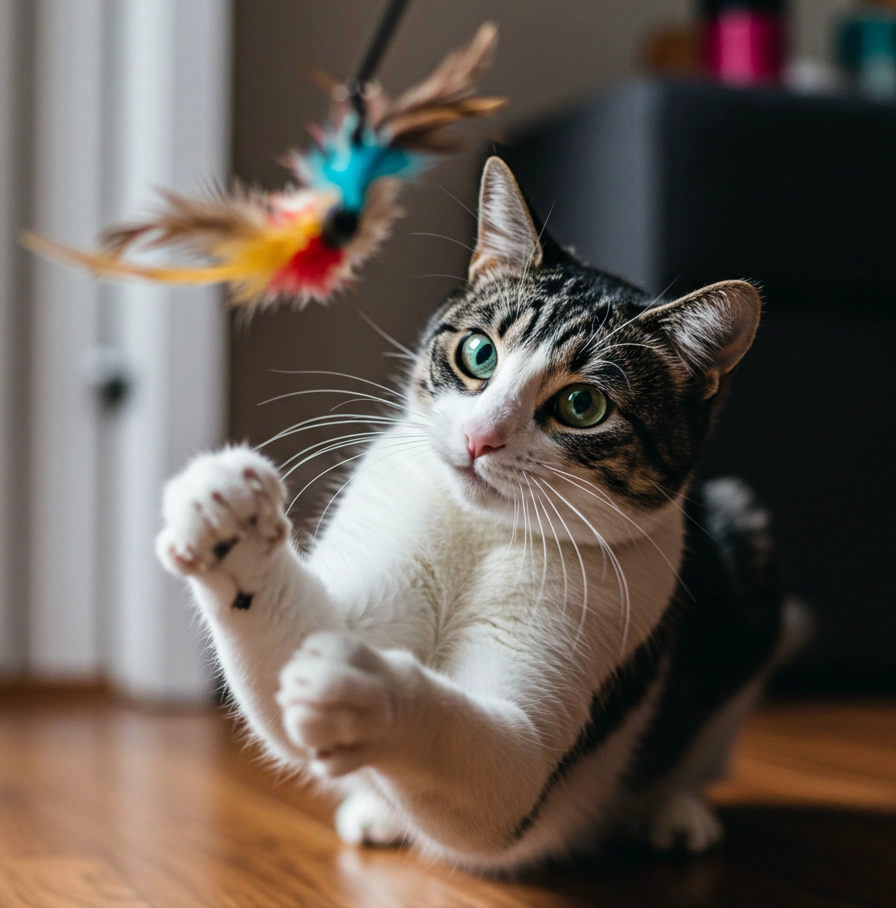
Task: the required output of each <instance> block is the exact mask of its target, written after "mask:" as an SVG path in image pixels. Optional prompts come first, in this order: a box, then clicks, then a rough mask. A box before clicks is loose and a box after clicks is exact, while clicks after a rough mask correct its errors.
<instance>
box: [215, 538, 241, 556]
mask: <svg viewBox="0 0 896 908" xmlns="http://www.w3.org/2000/svg"><path fill="white" fill-rule="evenodd" d="M239 541H240V538H239V536H231V538H230V539H222V540H221V542H219V543H217V545H215V546H214V548H213V549H212V554H213V555H214V556H215V558H217V559H218V561H223V560H224V559H225V558H226V557H227V555H228V553H229V552H230V550H231V549H232V548H233V547H234V546H235V545H236V544H237V543H238V542H239Z"/></svg>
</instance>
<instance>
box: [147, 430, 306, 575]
mask: <svg viewBox="0 0 896 908" xmlns="http://www.w3.org/2000/svg"><path fill="white" fill-rule="evenodd" d="M284 497H285V493H284V489H283V484H282V482H281V480H280V477H279V475H278V473H277V471H276V469H275V468H274V466H273V464H271V463H270V462H269V461H268V460H266V459H265V458H264V457H262V456H261V455H260V454H257V453H256V452H254V451H252V450H250V449H249V448H245V447H235V448H226V449H225V450H223V451H219V452H217V453H214V454H203V455H201V456H199V457H197V458H195V459H194V460H193V461H192V462H191V463H190V464H189V465H188V466H187V468H186V469H185V470H184V471H183V472H182V473H180V474H179V475H178V476H176V477H175V478H174V479H172V480H170V481H169V482H168V484H167V485H166V486H165V493H164V498H163V506H162V511H163V516H164V520H165V526H164V528H163V529H162V531H161V533H160V534H159V536H158V538H157V540H156V552H157V554H158V556H159V559H160V560H161V562H162V564H163V565H164V566H165V567H166V568H168V569H169V570H170V571H172V572H173V573H177V574H194V575H195V574H201V573H202V572H204V571H209V570H212V569H213V568H215V567H217V566H218V565H219V564H221V563H222V562H223V561H224V560H225V559H227V557H228V556H229V555H230V553H231V552H232V551H233V550H234V549H235V548H237V546H240V545H241V544H244V543H250V544H255V546H256V547H260V548H261V550H262V552H268V553H269V552H270V551H273V550H274V549H275V548H277V546H278V545H279V544H280V543H282V542H284V541H285V540H286V538H287V536H288V534H289V523H288V521H287V519H286V516H285V514H284V512H283V503H284Z"/></svg>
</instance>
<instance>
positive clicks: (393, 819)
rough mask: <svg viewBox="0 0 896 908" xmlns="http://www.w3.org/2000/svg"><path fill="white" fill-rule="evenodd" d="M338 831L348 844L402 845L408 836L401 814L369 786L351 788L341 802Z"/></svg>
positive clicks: (337, 824)
mask: <svg viewBox="0 0 896 908" xmlns="http://www.w3.org/2000/svg"><path fill="white" fill-rule="evenodd" d="M336 831H337V832H338V833H339V838H341V839H342V841H343V842H345V843H346V844H348V845H382V846H389V845H402V844H404V843H405V842H407V841H408V838H409V835H408V831H407V828H406V826H405V824H404V823H403V822H402V821H401V819H400V818H399V816H398V815H397V814H396V813H395V811H394V810H392V808H391V807H389V805H388V804H387V803H386V802H385V801H384V800H383V799H382V798H381V797H380V796H379V795H377V794H376V793H375V792H374V791H371V790H370V789H359V790H357V791H354V792H352V794H350V795H349V796H348V797H347V798H346V799H345V800H344V801H343V802H342V803H341V804H340V805H339V808H338V809H337V811H336Z"/></svg>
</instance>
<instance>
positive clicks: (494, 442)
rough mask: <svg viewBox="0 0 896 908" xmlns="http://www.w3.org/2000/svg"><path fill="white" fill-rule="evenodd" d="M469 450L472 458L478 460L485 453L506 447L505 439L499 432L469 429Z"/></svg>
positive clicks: (466, 433) (467, 434) (467, 433)
mask: <svg viewBox="0 0 896 908" xmlns="http://www.w3.org/2000/svg"><path fill="white" fill-rule="evenodd" d="M464 434H465V435H466V436H467V450H468V451H469V452H470V460H476V458H477V457H482V455H483V454H490V453H491V452H492V451H497V450H498V449H499V448H503V447H504V441H503V439H502V438H501V437H500V436H499V435H498V434H497V433H481V434H480V433H478V432H471V431H467V432H465V433H464Z"/></svg>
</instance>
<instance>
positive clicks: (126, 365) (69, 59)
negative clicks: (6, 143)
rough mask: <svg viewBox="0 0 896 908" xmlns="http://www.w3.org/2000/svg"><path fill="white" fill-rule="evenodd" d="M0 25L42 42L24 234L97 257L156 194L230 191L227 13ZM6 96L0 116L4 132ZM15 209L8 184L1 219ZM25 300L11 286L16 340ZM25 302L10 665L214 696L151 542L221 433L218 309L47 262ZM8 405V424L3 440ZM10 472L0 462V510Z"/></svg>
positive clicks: (192, 10) (80, 15)
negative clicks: (197, 457) (18, 575)
mask: <svg viewBox="0 0 896 908" xmlns="http://www.w3.org/2000/svg"><path fill="white" fill-rule="evenodd" d="M4 2H7V0H4ZM3 9H4V11H3V13H2V14H0V15H2V16H3V17H4V18H6V17H12V16H15V15H18V16H19V18H18V19H17V20H16V21H15V22H13V23H12V25H14V26H15V27H16V28H18V29H19V33H18V34H16V32H15V31H14V30H13V31H11V32H7V30H6V29H5V28H3V25H5V24H7V23H6V22H0V31H2V32H3V33H4V35H5V37H4V38H3V39H0V40H10V39H9V38H8V37H6V36H8V35H10V34H11V35H12V39H11V40H18V41H20V42H28V41H29V40H30V41H32V42H33V54H31V55H27V54H26V55H21V54H20V55H19V60H18V61H17V62H16V64H15V65H16V67H17V68H18V69H17V71H16V73H15V76H16V78H17V79H18V81H19V83H20V86H19V88H20V89H21V85H25V86H26V87H25V88H24V89H21V90H25V91H30V92H31V93H32V97H33V99H34V100H33V107H32V109H33V112H34V118H33V122H32V123H31V124H27V128H30V130H31V134H32V154H31V158H32V159H33V165H32V166H31V167H30V170H29V168H28V167H26V166H24V165H25V162H22V161H19V164H20V168H19V174H18V179H20V180H22V179H24V180H27V181H28V182H29V183H30V186H31V192H30V204H29V205H28V206H27V207H28V209H29V210H28V211H27V215H28V216H27V222H28V226H33V227H34V228H36V229H37V230H38V231H39V232H41V233H44V234H46V235H48V236H50V237H53V238H54V239H58V240H62V241H64V242H67V243H71V244H73V245H78V246H87V245H89V244H90V242H91V241H92V240H93V238H94V237H95V236H96V233H97V230H98V228H99V227H100V226H101V224H103V223H105V222H108V221H109V220H118V219H122V218H125V217H128V216H134V215H135V214H139V213H140V211H141V209H142V208H143V207H144V206H146V205H147V204H151V203H152V200H153V196H152V191H151V190H152V187H154V186H170V187H173V188H176V189H179V190H182V191H187V192H188V191H191V190H193V191H195V190H196V189H197V188H198V187H199V186H200V184H202V183H203V182H204V181H208V180H214V179H217V180H222V179H224V178H225V176H226V165H227V160H226V157H227V156H226V150H227V148H228V146H229V123H228V111H229V105H230V97H229V94H230V91H229V86H230V59H229V47H230V35H229V31H230V21H231V10H230V6H229V4H228V3H227V2H222V0H190V2H182V0H127V2H125V3H122V2H117V0H38V2H33V0H21V2H19V0H9V6H8V7H4V8H3ZM23 9H24V12H21V11H22V10H23ZM20 13H21V14H20ZM28 20H30V21H28ZM2 49H3V48H2V47H0V51H2ZM0 71H2V70H0ZM7 81H8V80H7ZM4 88H5V83H3V82H0V118H2V117H3V116H7V117H8V116H9V114H7V113H6V112H5V111H6V108H8V107H9V103H6V102H5V100H4V99H5V97H6V96H9V95H10V94H11V92H10V91H8V90H7V91H5V92H4V91H3V90H2V89H4ZM12 94H13V95H16V93H15V92H12ZM17 96H20V93H19V95H17ZM7 122H9V120H7ZM3 123H4V121H3V120H2V119H0V125H3ZM16 125H20V124H18V123H17V124H16ZM2 132H3V133H6V130H5V129H3V130H2ZM0 155H2V152H0ZM0 163H2V157H0ZM4 204H5V199H4V196H3V188H2V184H0V212H2V211H3V206H4ZM5 210H6V212H7V214H6V217H5V221H4V219H3V218H2V217H0V224H3V223H5V224H6V225H7V227H8V226H9V222H10V216H9V212H10V211H11V210H12V209H11V207H10V206H9V205H6V209H5ZM7 283H8V282H7ZM13 292H14V290H10V289H8V288H7V287H6V286H3V285H2V284H0V293H3V294H4V297H5V298H4V308H3V309H2V310H0V311H2V312H3V314H4V325H7V324H8V323H10V319H9V318H7V317H6V315H7V314H8V311H9V310H10V307H11V302H10V301H11V295H12V294H13ZM28 295H29V297H30V298H29V302H28V312H29V323H30V324H29V327H28V332H27V335H28V336H25V337H21V338H17V337H16V336H15V334H14V333H10V332H8V333H7V339H6V341H5V343H4V345H3V346H0V369H4V368H6V365H7V364H9V363H10V362H11V360H10V357H9V355H8V351H7V349H6V348H8V347H10V346H13V347H14V346H15V344H16V342H17V341H20V342H21V343H27V344H28V348H29V356H28V359H29V360H30V368H29V369H28V372H27V376H26V384H27V385H28V387H27V389H26V392H27V401H28V406H27V412H26V414H25V416H26V419H27V423H28V426H29V430H28V432H27V445H28V448H27V456H26V457H25V458H20V460H25V461H26V462H27V464H28V477H27V480H28V481H27V489H26V491H25V492H24V495H22V496H21V497H23V498H24V504H25V513H26V519H25V520H23V521H22V524H23V525H24V526H26V527H27V534H26V535H27V544H26V546H25V547H24V548H25V551H24V553H22V558H24V559H25V563H26V564H27V568H26V571H25V573H26V575H27V588H26V589H25V590H24V596H23V597H20V598H21V599H22V601H17V602H13V603H11V602H9V601H4V603H3V605H2V606H0V633H3V632H4V631H6V630H7V629H8V630H9V633H8V634H7V637H8V640H9V645H8V646H7V647H6V649H4V646H3V644H2V642H0V667H2V665H3V664H4V662H5V663H6V664H7V665H10V666H15V665H16V664H18V665H21V664H22V663H23V662H24V664H25V667H26V668H27V671H28V673H29V674H31V675H33V676H37V677H41V678H54V679H61V680H73V679H86V678H94V677H97V676H105V677H108V678H110V679H111V680H112V681H113V682H114V683H115V684H117V685H118V686H120V687H121V688H123V689H124V690H125V691H127V692H128V693H129V694H131V695H136V696H140V697H145V698H150V699H156V700H196V699H201V698H204V697H207V696H208V693H209V690H210V680H209V668H208V666H207V664H206V660H205V657H204V655H203V645H202V639H201V634H200V631H199V629H198V628H197V626H196V622H195V620H194V615H193V613H192V611H191V609H190V607H189V606H188V603H187V597H186V594H185V592H184V590H183V589H182V586H181V585H180V584H177V583H174V582H171V581H169V580H168V579H167V578H166V577H165V575H163V574H162V572H161V570H160V568H159V567H158V566H157V564H156V562H155V558H154V556H153V551H152V543H153V538H154V536H155V533H156V531H157V529H158V521H159V518H158V512H159V501H160V492H161V486H162V483H163V481H164V479H165V478H166V477H167V476H169V475H170V474H171V473H172V472H174V471H175V470H177V469H179V468H180V467H181V466H182V465H183V463H184V461H185V460H186V459H187V458H188V457H189V456H190V455H191V454H193V453H195V452H197V451H199V450H203V449H207V448H209V447H212V446H214V445H216V444H217V443H219V442H220V439H221V437H222V435H223V431H224V416H225V405H224V402H225V395H226V365H225V364H226V319H225V316H224V314H223V312H222V309H221V306H220V298H219V297H220V295H219V292H218V291H217V290H215V289H209V290H203V289H191V290H175V289H166V288H157V287H149V286H145V285H140V284H131V283H120V284H112V285H100V284H98V283H96V282H94V281H93V280H92V278H91V277H90V276H89V275H86V274H83V273H80V272H77V271H72V270H70V269H68V268H64V267H61V266H59V265H57V264H53V263H47V262H37V261H35V262H33V263H32V277H31V281H30V293H29V294H28ZM14 327H15V326H14ZM20 333H21V332H20ZM104 382H105V383H104ZM115 388H118V390H121V389H122V388H125V389H126V392H127V393H125V394H124V395H123V396H121V399H120V401H118V402H117V403H115V402H114V401H113V402H110V401H109V400H108V399H107V401H106V403H104V402H103V399H104V398H103V394H102V391H103V390H104V389H105V391H106V392H107V394H106V398H111V397H114V395H110V394H109V393H108V392H109V391H110V390H114V389H115ZM8 403H9V402H8V400H7V407H6V411H4V410H3V409H2V407H0V419H5V420H6V422H7V424H8V425H11V423H12V421H14V419H15V417H16V414H15V413H10V412H9V410H10V407H9V406H8ZM4 428H7V426H4ZM9 450H10V446H9V444H7V445H6V453H7V455H8V454H9ZM15 450H20V449H18V448H16V449H15ZM8 460H10V457H9V456H7V457H6V458H5V459H3V452H2V451H0V470H4V469H6V479H7V483H6V485H5V486H3V487H2V488H3V489H6V490H7V498H8V497H9V492H8V490H9V486H10V483H9V477H10V470H9V469H8V468H7V467H8V465H7V463H6V461H8ZM12 460H13V461H14V460H15V457H12ZM2 494H3V493H2V492H0V495H2ZM5 504H6V502H4V501H2V499H0V505H4V506H5ZM6 523H7V526H8V525H9V524H8V522H6ZM7 541H8V537H7ZM6 548H7V549H8V548H9V546H8V545H7V547H6ZM3 553H4V549H3V548H2V547H0V557H2V556H3ZM17 557H18V555H17ZM0 570H4V567H3V566H2V565H0ZM5 570H6V571H9V570H10V557H9V556H8V557H7V558H6V567H5ZM23 610H24V613H25V614H24V616H23V615H22V614H21V613H22V611H23ZM16 633H17V634H18V637H15V634H16ZM7 650H9V652H7Z"/></svg>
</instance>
